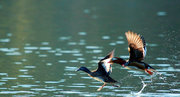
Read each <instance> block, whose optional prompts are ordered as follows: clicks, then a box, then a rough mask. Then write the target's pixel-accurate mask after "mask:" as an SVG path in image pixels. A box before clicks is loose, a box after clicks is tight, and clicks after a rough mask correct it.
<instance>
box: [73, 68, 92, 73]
mask: <svg viewBox="0 0 180 97" xmlns="http://www.w3.org/2000/svg"><path fill="white" fill-rule="evenodd" d="M76 71H84V72H86V73H91V71H90V70H89V69H87V68H86V67H80V68H79V69H77V70H76Z"/></svg>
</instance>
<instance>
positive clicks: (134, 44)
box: [110, 31, 155, 75]
mask: <svg viewBox="0 0 180 97" xmlns="http://www.w3.org/2000/svg"><path fill="white" fill-rule="evenodd" d="M125 35H126V38H127V41H128V45H129V47H128V51H129V54H130V57H129V60H124V59H122V58H118V57H114V58H112V60H111V61H110V63H117V64H120V65H122V66H123V67H125V68H127V69H135V70H143V71H145V72H146V73H148V74H150V75H152V74H153V71H155V69H154V68H153V67H151V66H150V65H149V64H147V63H145V62H143V61H142V60H143V59H144V58H145V56H146V52H147V48H146V42H145V40H144V37H143V36H142V35H140V34H137V33H134V32H131V31H128V32H126V33H125Z"/></svg>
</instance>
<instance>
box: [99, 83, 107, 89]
mask: <svg viewBox="0 0 180 97" xmlns="http://www.w3.org/2000/svg"><path fill="white" fill-rule="evenodd" d="M105 85H106V83H104V84H103V85H102V86H101V87H100V88H99V89H97V91H101V89H102V88H103V87H104V86H105Z"/></svg>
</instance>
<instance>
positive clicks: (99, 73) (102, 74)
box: [77, 50, 118, 91]
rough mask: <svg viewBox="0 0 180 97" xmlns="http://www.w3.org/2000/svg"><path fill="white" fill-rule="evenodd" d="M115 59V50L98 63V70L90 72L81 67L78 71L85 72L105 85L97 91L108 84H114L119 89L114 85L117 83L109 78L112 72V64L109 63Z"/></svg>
mask: <svg viewBox="0 0 180 97" xmlns="http://www.w3.org/2000/svg"><path fill="white" fill-rule="evenodd" d="M113 57H114V50H113V51H112V52H110V53H109V54H108V55H107V56H106V57H104V58H103V59H101V60H100V61H99V62H98V68H97V69H96V70H93V71H90V70H89V69H88V68H86V67H80V68H79V69H78V70H77V71H84V72H86V73H88V75H89V76H90V77H92V78H93V79H95V80H97V81H100V82H102V83H104V84H103V85H102V86H101V87H100V88H99V89H97V91H100V90H101V89H102V88H103V87H104V86H105V85H106V84H112V85H113V86H115V87H118V86H116V85H114V84H115V83H117V81H116V80H114V79H112V78H111V77H110V76H109V75H110V74H111V72H112V66H111V65H112V64H110V62H109V61H111V59H112V58H113Z"/></svg>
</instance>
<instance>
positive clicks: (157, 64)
mask: <svg viewBox="0 0 180 97" xmlns="http://www.w3.org/2000/svg"><path fill="white" fill-rule="evenodd" d="M93 2H94V3H92V1H86V2H85V1H80V2H78V3H77V2H75V1H73V2H68V1H63V0H61V1H59V0H57V1H56V0H55V1H48V2H47V1H44V2H41V1H24V0H17V1H16V2H14V1H13V2H12V3H10V2H9V1H6V0H4V1H1V3H0V13H1V14H0V17H1V18H0V20H1V22H0V34H1V35H0V55H1V60H0V61H1V63H0V95H2V96H13V97H14V96H15V97H16V96H17V97H19V96H25V97H26V96H28V97H30V96H34V97H37V96H51V97H52V96H53V97H59V96H60V97H61V96H155V97H156V96H166V97H169V96H180V87H179V86H180V82H179V77H180V76H179V72H180V69H179V67H180V61H179V48H177V44H178V43H176V42H178V41H180V40H179V36H178V33H179V30H178V28H177V27H176V26H174V25H171V24H168V23H169V22H168V21H166V20H169V21H170V23H174V22H175V23H176V21H177V20H175V21H174V20H171V19H172V17H171V15H172V14H173V13H171V12H169V11H170V9H168V8H167V7H163V6H161V7H160V6H158V4H159V3H156V2H155V1H152V2H154V4H157V5H154V8H155V9H154V10H149V9H148V10H147V9H146V6H147V5H146V4H147V3H146V2H136V3H134V2H131V3H130V2H128V1H126V2H123V1H116V2H114V1H112V2H111V3H110V2H109V1H104V2H103V3H104V4H105V5H99V4H100V3H99V2H98V1H93ZM39 3H42V4H41V5H39ZM171 3H172V2H171ZM148 4H149V3H148ZM174 4H175V3H174ZM106 5H108V6H110V5H111V7H112V8H108V9H107V7H106ZM132 5H133V6H132ZM139 5H141V6H139ZM142 5H143V6H142ZM162 5H168V4H162ZM148 6H149V5H148ZM72 7H77V9H78V10H76V9H74V8H72ZM133 7H134V8H133ZM141 7H142V8H141ZM171 8H172V9H173V11H174V12H175V14H178V12H179V10H177V9H176V6H173V7H171ZM136 9H141V11H138V10H136ZM176 11H178V12H176ZM127 12H128V13H127ZM142 12H143V13H142ZM107 13H108V14H107ZM132 14H133V15H132ZM174 16H178V15H173V18H177V17H174ZM147 18H148V19H147ZM178 18H179V17H178ZM155 19H156V20H155ZM154 21H157V23H155V22H154ZM158 22H160V23H158ZM147 23H148V24H147ZM167 25H171V26H170V27H169V26H167ZM157 28H159V29H157ZM128 30H135V31H137V32H139V33H141V34H142V35H144V37H145V39H146V40H147V48H148V54H147V57H146V59H145V61H146V62H147V63H149V64H150V65H151V66H153V67H154V68H156V70H157V71H158V72H156V73H155V75H153V76H149V75H147V74H145V73H144V72H141V71H133V70H127V69H125V68H123V67H122V66H120V65H118V64H114V65H113V73H112V75H111V76H112V77H113V78H114V79H116V80H118V81H120V82H121V84H120V87H118V88H117V87H112V86H110V85H107V86H105V87H104V89H103V90H102V91H100V92H97V91H96V90H97V88H98V87H100V86H101V85H102V83H100V82H97V81H95V80H93V79H92V78H91V77H89V76H88V75H87V74H86V73H84V72H79V73H77V72H76V70H77V68H78V67H80V66H86V67H87V68H89V69H90V70H94V69H96V68H97V62H98V61H99V59H101V58H103V57H104V56H105V55H106V54H107V53H108V52H109V51H111V50H113V49H114V48H116V52H115V56H119V57H121V58H125V59H128V57H129V55H128V51H127V41H126V38H125V36H124V32H125V31H128ZM152 33H153V34H152ZM162 40H163V41H162ZM172 40H173V41H172Z"/></svg>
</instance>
